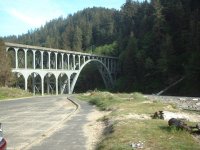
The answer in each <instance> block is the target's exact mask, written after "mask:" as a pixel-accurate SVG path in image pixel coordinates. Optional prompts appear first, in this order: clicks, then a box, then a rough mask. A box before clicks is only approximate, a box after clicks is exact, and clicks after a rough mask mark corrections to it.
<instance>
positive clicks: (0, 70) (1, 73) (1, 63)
mask: <svg viewBox="0 0 200 150" xmlns="http://www.w3.org/2000/svg"><path fill="white" fill-rule="evenodd" d="M0 58H1V59H0V86H8V85H10V84H11V82H12V78H13V76H12V73H11V61H10V57H8V55H7V54H6V48H5V45H4V42H3V40H2V39H0Z"/></svg>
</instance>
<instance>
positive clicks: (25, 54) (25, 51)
mask: <svg viewBox="0 0 200 150" xmlns="http://www.w3.org/2000/svg"><path fill="white" fill-rule="evenodd" d="M24 56H25V62H24V64H25V69H27V49H24Z"/></svg>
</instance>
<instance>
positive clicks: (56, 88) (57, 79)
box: [56, 76, 58, 95]
mask: <svg viewBox="0 0 200 150" xmlns="http://www.w3.org/2000/svg"><path fill="white" fill-rule="evenodd" d="M56 95H58V77H57V76H56Z"/></svg>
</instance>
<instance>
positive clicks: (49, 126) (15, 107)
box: [0, 95, 76, 150]
mask: <svg viewBox="0 0 200 150" xmlns="http://www.w3.org/2000/svg"><path fill="white" fill-rule="evenodd" d="M75 109H76V107H75V105H74V104H72V103H71V102H70V101H69V100H67V98H66V95H65V96H49V97H33V98H27V99H20V100H14V101H0V122H1V123H3V129H4V136H5V138H6V140H7V142H8V147H7V150H24V149H26V148H27V147H28V148H29V147H30V145H31V144H32V143H37V141H42V140H43V141H45V138H46V136H50V137H51V134H53V133H54V132H56V130H59V128H62V127H63V126H62V125H63V123H64V122H65V121H66V118H68V116H69V114H70V113H72V112H73V111H74V110H75ZM66 134H73V133H66ZM59 137H60V136H59V135H58V138H59ZM48 149H49V148H42V150H48ZM55 149H57V148H55ZM60 150H61V149H60Z"/></svg>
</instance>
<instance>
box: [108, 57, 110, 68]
mask: <svg viewBox="0 0 200 150" xmlns="http://www.w3.org/2000/svg"><path fill="white" fill-rule="evenodd" d="M108 70H109V71H110V59H109V58H108Z"/></svg>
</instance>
